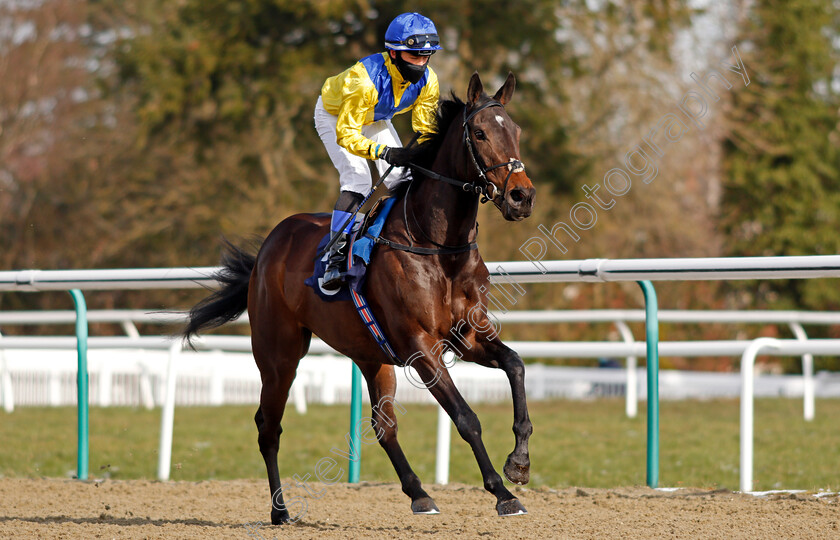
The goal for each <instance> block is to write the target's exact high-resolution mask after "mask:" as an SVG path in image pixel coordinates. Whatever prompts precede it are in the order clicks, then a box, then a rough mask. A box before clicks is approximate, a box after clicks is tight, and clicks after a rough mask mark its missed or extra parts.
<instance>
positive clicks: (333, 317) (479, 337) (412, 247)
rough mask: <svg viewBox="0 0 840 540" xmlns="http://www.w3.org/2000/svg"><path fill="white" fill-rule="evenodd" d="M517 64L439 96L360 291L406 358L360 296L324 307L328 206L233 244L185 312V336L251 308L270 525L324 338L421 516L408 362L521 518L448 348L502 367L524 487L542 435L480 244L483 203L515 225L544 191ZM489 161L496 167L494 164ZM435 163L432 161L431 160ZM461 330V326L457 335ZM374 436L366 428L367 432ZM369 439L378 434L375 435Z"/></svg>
mask: <svg viewBox="0 0 840 540" xmlns="http://www.w3.org/2000/svg"><path fill="white" fill-rule="evenodd" d="M515 86H516V80H515V77H514V75H513V73H509V74H508V77H507V79H506V80H505V82H504V84H503V85H502V87H501V88H499V90H498V91H497V92H496V94H495V95H494V96H493V97H492V98H491V97H489V96H488V95H487V94H486V93H485V92H484V86H483V84H482V82H481V79H480V77H479V75H478V73H477V72H476V73H474V74H473V75H472V77H471V78H470V81H469V85H468V88H467V97H466V101H465V102H464V101H461V100H460V99H458V98H457V97H456V96H455V94H454V93H453V94H452V96H451V99H443V100H441V101H440V103H439V110H438V114H437V121H438V132H437V133H436V134H435V135H432V136H431V139H430V140H428V141H426V142H424V143H421V144H420V145H418V146H416V147H415V149H416V151H415V153H414V154H413V158H412V164H411V165H410V167H411V170H412V178H413V180H411V182H404V183H403V186H406V185H407V187H403V188H402V189H401V190H398V191H399V192H398V193H397V194H396V197H398V198H397V200H396V202H395V203H394V206H393V210H392V211H391V214H390V215H389V218H388V221H387V222H386V223H385V226H384V228H383V230H382V233H381V236H382V238H383V239H385V242H386V244H385V245H383V246H379V247H378V248H377V249H376V250H374V252H373V255H372V257H371V260H370V265H369V268H368V271H367V279H366V282H365V285H364V294H365V296H366V298H367V301H368V305H369V306H370V309H371V310H372V312H373V313H374V314H375V315H376V318H377V319H378V320H379V321H380V322H381V323H382V329H383V330H384V332H385V334H386V336H389V337H390V338H391V342H392V343H393V349H394V352H395V353H396V358H394V357H393V356H390V357H389V355H387V354H385V353H384V352H383V350H382V349H381V348H380V347H379V346H378V345H377V343H376V342H375V340H374V338H373V337H372V336H371V335H370V333H369V332H368V330H367V329H366V328H365V325H364V324H363V323H362V321H361V319H360V317H359V315H358V313H357V312H356V309H355V306H354V305H353V303H352V302H347V301H338V302H330V303H328V302H325V301H323V300H321V299H320V298H319V297H318V296H317V295H316V294H315V292H314V290H313V289H312V288H310V287H306V286H304V285H303V282H304V280H305V279H306V278H307V277H308V276H310V275H311V274H312V273H313V264H314V262H313V261H314V260H315V259H316V246H317V245H318V241H319V240H320V239H321V238H323V237H324V235H325V234H327V232H328V229H329V214H296V215H293V216H290V217H288V218H286V219H285V220H283V221H282V222H281V223H280V224H279V225H277V226H276V227H275V228H274V230H273V231H272V232H271V233H270V234H269V235H268V237H267V238H266V239H265V241H264V242H263V244H262V246H261V247H260V249H259V252H258V254H257V255H256V256H254V255H251V254H249V253H247V252H246V251H245V250H243V249H240V248H238V247H236V246H234V245H232V244H230V243H228V246H227V249H226V251H225V254H224V255H223V260H222V269H221V270H220V271H219V273H218V275H217V276H216V278H217V279H218V280H219V282H220V284H221V287H220V288H219V289H218V290H216V291H215V292H214V293H213V294H211V295H210V296H208V297H207V298H205V299H204V300H202V301H201V302H199V303H198V304H196V306H195V307H193V308H192V310H191V311H190V313H189V317H188V321H187V325H186V327H185V328H184V330H183V336H184V338H185V339H186V340H187V341H189V340H190V339H191V338H193V337H194V336H196V335H198V334H199V333H200V332H201V331H203V330H206V329H210V328H214V327H217V326H220V325H222V324H224V323H226V322H228V321H231V320H233V319H235V318H236V317H238V316H239V315H241V314H242V313H243V312H244V311H245V310H246V309H247V310H248V314H249V319H250V325H251V343H252V349H253V354H254V358H255V360H256V363H257V366H258V367H259V370H260V376H261V379H262V390H261V393H260V405H259V408H258V409H257V412H256V415H255V416H254V421H255V422H256V425H257V429H258V443H259V449H260V453H261V454H262V456H263V459H264V460H265V467H266V472H267V475H268V483H269V488H270V491H271V502H272V508H271V522H272V524H275V525H276V524H282V523H286V522H288V521H290V520H291V519H292V518H291V517H290V515H289V512H288V509H287V507H286V504H285V502H284V499H283V488H282V486H281V484H280V476H279V472H278V462H277V456H278V452H279V439H280V434H281V433H282V427H281V421H282V419H283V412H284V409H285V406H286V401H287V399H288V395H289V388H290V386H291V384H292V381H293V380H294V378H295V371H296V369H297V366H298V363H299V361H300V359H301V358H302V357H303V356H304V355H305V354H306V353H307V351H308V349H309V343H310V339H311V337H312V334H313V333H314V334H316V335H317V336H319V337H320V338H321V339H322V340H324V341H325V342H326V343H327V344H329V345H330V346H332V347H333V348H334V349H335V350H337V351H338V352H339V353H341V354H343V355H345V356H347V357H348V358H350V359H352V361H353V362H354V363H355V364H356V365H357V366H358V367H359V369H360V371H361V373H362V374H363V376H364V377H365V380H366V381H367V386H368V389H369V394H370V402H371V411H372V414H371V427H372V428H373V434H375V436H376V438H377V439H378V441H379V444H380V445H381V446H382V448H383V449H384V450H385V452H386V453H387V455H388V457H389V459H390V460H391V463H392V465H393V467H394V469H395V470H396V473H397V475H398V476H399V480H400V483H401V486H402V491H403V492H404V493H405V494H406V495H407V496H408V497H409V498H410V499H411V510H412V511H413V512H414V513H415V514H437V513H439V510H438V507H437V505H436V504H435V502H434V500H433V499H432V498H431V497H430V496H429V494H428V493H427V492H426V491H425V490H424V489H423V487H422V485H421V482H420V479H419V478H418V477H417V475H416V474H415V473H414V471H413V470H412V468H411V466H410V465H409V463H408V460H407V459H406V456H405V454H404V453H403V450H402V448H401V447H400V444H399V442H398V441H397V418H396V415H395V412H394V406H395V405H396V406H397V407H401V406H400V405H399V404H398V403H396V402H395V400H394V393H395V391H396V378H395V374H394V366H395V365H399V363H400V359H402V362H406V360H409V361H408V362H406V363H407V364H410V365H411V367H412V368H414V370H415V372H416V373H417V374H418V375H419V376H420V378H421V379H422V381H423V383H424V385H425V386H426V387H427V388H428V389H429V391H430V392H431V393H432V395H433V396H434V398H435V399H436V400H437V402H438V403H439V404H440V405H441V406H442V407H443V409H444V410H445V411H446V412H447V414H448V415H449V416H450V418H451V419H452V421H453V423H454V424H455V426H456V428H457V430H458V433H459V434H460V436H461V437H462V438H463V439H464V440H465V441H466V442H467V443H468V444H469V445H470V446H471V448H472V451H473V453H474V455H475V459H476V461H477V462H478V466H479V469H480V471H481V476H482V479H483V483H484V488H485V489H486V490H487V491H489V492H490V493H492V494H493V495H494V496H495V497H496V511H497V512H498V515H500V516H508V515H516V514H525V513H527V511H526V510H525V507H524V506H523V505H522V503H521V502H520V501H519V500H518V499H517V498H516V497H514V495H513V494H512V493H511V492H510V491H509V490H508V489H507V488H506V487H505V485H504V482H503V481H502V478H501V477H500V476H499V474H498V473H497V472H496V470H495V469H494V467H493V464H492V463H491V462H490V458H489V457H488V455H487V451H486V449H485V447H484V443H483V442H482V439H481V424H480V423H479V420H478V417H477V416H476V414H475V413H474V412H473V411H472V409H470V407H469V405H468V404H467V403H466V401H465V400H464V398H463V396H462V395H461V394H460V393H459V392H458V389H457V388H456V387H455V385H454V383H453V381H452V379H451V377H450V375H449V373H448V371H447V370H446V369H445V363H444V362H443V361H442V356H443V354H444V353H445V352H447V351H450V350H451V351H453V352H456V355H457V356H458V357H460V358H461V359H462V360H464V361H468V362H475V363H477V364H479V365H482V366H487V367H492V368H497V369H501V370H503V371H504V372H505V374H506V375H507V377H508V379H509V382H510V386H511V393H512V398H513V416H514V422H513V432H514V435H515V445H514V449H513V451H512V452H511V453H510V454H509V456H508V458H507V460H506V462H505V465H504V469H503V470H504V474H505V476H506V477H507V478H508V480H510V481H511V482H513V483H515V484H520V485H521V484H526V483H527V482H528V481H529V476H530V459H529V456H528V439H529V437H530V436H531V433H532V431H533V428H532V424H531V420H530V418H529V416H528V407H527V404H526V399H525V369H524V364H523V362H522V359H521V358H520V357H519V355H518V354H516V352H514V351H513V350H511V349H510V348H509V347H507V346H506V345H504V344H503V343H502V341H501V340H500V339H499V337H498V333H497V332H496V331H495V327H494V325H493V322H492V321H491V320H490V318H489V317H488V314H487V308H486V306H487V290H488V287H487V284H488V279H489V273H488V271H487V268H486V265H485V264H484V262H483V260H482V258H481V255H480V254H479V252H478V250H477V249H476V237H477V235H478V226H477V222H476V219H477V214H478V207H479V201H480V200H481V202H487V201H492V202H493V204H494V205H495V206H496V208H497V209H498V210H499V211H500V213H501V214H502V216H503V217H504V218H505V219H506V220H508V221H520V220H522V219H524V218H526V217H528V216H529V215H530V214H531V211H532V209H533V206H534V201H535V197H536V189H535V188H534V186H533V184H532V183H531V180H530V178H529V177H528V175H527V174H526V172H525V168H524V165H523V164H522V162H521V161H520V151H519V139H520V133H521V129H520V127H519V126H518V125H517V124H515V123H514V121H513V120H511V118H510V116H509V115H508V113H507V111H506V109H505V105H506V104H507V103H508V102H509V101H510V99H511V97H512V96H513V93H514V89H515ZM487 163H493V164H494V165H491V166H487V165H485V164H487ZM424 165H425V166H424ZM453 334H456V335H453ZM368 435H370V432H368ZM370 442H373V441H372V437H371V441H370Z"/></svg>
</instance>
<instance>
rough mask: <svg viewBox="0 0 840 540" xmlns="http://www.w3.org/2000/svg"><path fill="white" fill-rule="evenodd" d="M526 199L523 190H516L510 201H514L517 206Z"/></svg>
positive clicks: (512, 193) (511, 194)
mask: <svg viewBox="0 0 840 540" xmlns="http://www.w3.org/2000/svg"><path fill="white" fill-rule="evenodd" d="M524 198H525V194H524V193H522V190H521V189H514V190H513V191H511V192H510V200H512V201H513V202H515V203H517V204H519V203H521V202H522V200H523V199H524Z"/></svg>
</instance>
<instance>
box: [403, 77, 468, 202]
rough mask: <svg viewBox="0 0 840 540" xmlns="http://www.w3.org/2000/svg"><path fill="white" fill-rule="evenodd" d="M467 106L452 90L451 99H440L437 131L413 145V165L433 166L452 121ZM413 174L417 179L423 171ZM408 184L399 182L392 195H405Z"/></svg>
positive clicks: (436, 116) (436, 117) (426, 167)
mask: <svg viewBox="0 0 840 540" xmlns="http://www.w3.org/2000/svg"><path fill="white" fill-rule="evenodd" d="M465 106H466V105H465V104H464V102H463V101H461V100H460V99H458V97H457V96H455V93H454V92H452V94H451V96H450V98H449V99H442V100H441V101H440V103H439V104H438V110H437V114H436V115H435V119H436V122H437V132H436V133H435V134H434V135H432V136H431V137H429V138H428V139H426V140H425V141H423V143H422V144H419V145H416V146H414V147H413V148H414V150H413V152H412V154H411V163H412V164H413V165H418V166H420V167H423V168H425V169H428V168H430V167H431V166H432V162H433V161H434V160H435V157H437V155H438V152H439V151H440V147H441V146H442V145H443V139H444V138H445V137H446V133H447V132H448V131H449V126H450V125H452V122H453V121H455V119H456V118H457V117H458V116H460V115H461V114H462V113H463V111H464V107H465ZM413 175H414V178H417V179H419V178H420V177H422V176H423V175H422V173H420V172H419V171H416V170H415V171H414V173H413ZM408 186H409V182H403V183H401V184H399V186H397V188H396V189H394V191H393V193H392V195H393V196H396V197H398V198H399V197H402V196H404V195H405V191H406V190H407V189H408Z"/></svg>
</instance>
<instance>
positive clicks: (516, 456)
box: [461, 337, 534, 485]
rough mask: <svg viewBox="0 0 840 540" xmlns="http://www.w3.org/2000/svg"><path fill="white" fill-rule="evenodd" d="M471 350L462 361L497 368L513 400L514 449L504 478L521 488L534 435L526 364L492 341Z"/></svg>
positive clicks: (476, 343)
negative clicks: (527, 397) (529, 446)
mask: <svg viewBox="0 0 840 540" xmlns="http://www.w3.org/2000/svg"><path fill="white" fill-rule="evenodd" d="M471 345H472V347H471V348H470V349H467V350H466V351H462V356H461V358H462V359H463V360H466V361H468V362H475V363H477V364H480V365H483V366H487V367H495V368H499V369H501V370H502V371H504V372H505V374H506V375H507V377H508V380H509V381H510V392H511V395H512V396H513V434H514V436H515V437H516V445H515V446H514V448H513V452H511V453H510V455H508V458H507V460H506V461H505V467H504V473H505V477H507V479H508V480H510V481H511V482H513V483H514V484H519V485H524V484H527V483H528V481H529V480H530V476H531V474H530V470H531V460H530V458H529V457H528V439H529V438H530V437H531V433H532V432H533V431H534V429H533V426H532V425H531V419H530V418H529V416H528V403H527V401H526V398H525V364H524V363H523V362H522V358H520V357H519V355H518V354H516V352H514V351H513V349H511V348H510V347H508V346H507V345H505V344H504V343H502V342H501V340H499V338H498V337H495V338H494V339H493V340H490V341H484V340H481V339H478V340H477V341H473V343H472V344H471Z"/></svg>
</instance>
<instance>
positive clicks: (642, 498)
mask: <svg viewBox="0 0 840 540" xmlns="http://www.w3.org/2000/svg"><path fill="white" fill-rule="evenodd" d="M287 485H290V484H287ZM315 487H318V488H321V489H323V490H324V491H323V494H322V495H321V497H320V498H319V499H316V498H314V497H312V496H308V495H307V494H306V492H305V491H304V490H303V489H302V488H294V489H292V490H288V491H287V492H286V494H287V495H289V496H290V497H293V496H298V497H301V498H300V499H297V500H296V501H293V500H292V499H291V498H287V504H288V505H289V509H290V512H291V513H293V514H295V513H298V512H301V511H302V510H304V508H303V504H302V501H303V500H305V501H306V508H305V512H304V513H303V515H302V516H301V518H300V520H299V521H298V522H297V523H294V524H290V525H285V526H282V527H271V526H270V525H269V526H263V525H261V524H260V523H258V522H260V521H262V522H263V523H266V522H268V521H269V518H268V486H267V483H266V482H263V481H257V480H241V481H230V482H219V481H208V482H167V483H159V482H149V481H111V480H107V481H102V482H94V481H91V482H79V481H74V480H61V479H16V478H3V479H0V538H202V539H204V538H234V539H235V538H240V539H242V540H248V539H249V538H264V539H266V540H269V539H271V538H273V537H276V538H318V539H322V538H342V539H343V538H387V539H389V540H391V539H395V538H400V539H402V538H428V537H430V536H433V537H434V538H441V539H444V538H663V537H664V538H727V539H729V538H771V537H772V538H839V537H840V498H838V495H837V494H829V495H827V496H821V497H816V496H814V494H808V493H795V494H791V493H783V494H770V495H765V496H761V497H756V496H753V495H742V494H738V493H732V492H730V491H708V490H693V489H680V490H678V491H660V490H653V489H649V488H646V487H645V488H640V487H634V488H615V489H588V488H566V489H560V490H550V489H538V490H531V489H522V488H514V492H515V494H516V495H517V496H518V497H519V498H520V500H521V501H522V502H523V503H524V505H525V507H526V508H527V509H528V511H529V514H528V515H524V516H513V517H506V518H500V517H498V516H496V513H495V510H494V504H493V503H494V500H493V498H492V496H490V495H489V494H488V493H486V492H485V491H484V490H483V489H480V488H478V487H475V486H464V485H449V486H428V487H427V491H429V493H430V495H431V496H432V497H433V498H434V499H435V500H436V502H437V504H438V506H439V507H440V509H441V514H440V515H433V516H415V515H413V514H411V512H410V510H409V501H408V498H407V497H405V495H403V494H402V492H401V491H400V488H399V486H397V485H394V484H368V483H362V484H358V485H348V484H335V485H332V486H323V485H320V484H315V485H314V486H313V488H312V489H313V490H314V488H315Z"/></svg>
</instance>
